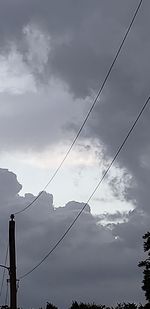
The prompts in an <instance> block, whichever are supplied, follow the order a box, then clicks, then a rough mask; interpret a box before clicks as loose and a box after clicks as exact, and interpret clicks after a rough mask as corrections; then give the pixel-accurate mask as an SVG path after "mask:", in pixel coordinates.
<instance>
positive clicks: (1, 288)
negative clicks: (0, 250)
mask: <svg viewBox="0 0 150 309" xmlns="http://www.w3.org/2000/svg"><path fill="white" fill-rule="evenodd" d="M7 258H8V245H7V248H6V255H5V262H4V265H5V266H6V264H7ZM5 273H6V268H4V269H3V275H2V281H1V287H0V299H1V297H2V292H3V286H4V279H5Z"/></svg>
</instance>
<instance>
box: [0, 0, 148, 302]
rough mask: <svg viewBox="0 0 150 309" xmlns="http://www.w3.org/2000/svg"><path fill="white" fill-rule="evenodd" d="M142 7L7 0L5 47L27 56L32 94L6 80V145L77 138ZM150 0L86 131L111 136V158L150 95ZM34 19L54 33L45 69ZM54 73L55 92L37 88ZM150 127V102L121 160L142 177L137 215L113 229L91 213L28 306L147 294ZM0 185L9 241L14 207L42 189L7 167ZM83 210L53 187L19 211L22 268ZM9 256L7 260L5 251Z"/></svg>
mask: <svg viewBox="0 0 150 309" xmlns="http://www.w3.org/2000/svg"><path fill="white" fill-rule="evenodd" d="M136 5H137V1H132V7H131V2H130V1H126V2H125V1H119V0H116V1H113V2H111V3H110V1H92V2H91V1H87V0H86V1H82V4H81V2H80V3H79V1H76V3H75V2H74V1H63V2H60V1H44V4H43V1H42V2H41V1H35V0H34V1H33V0H32V1H15V0H13V1H11V3H10V1H7V0H5V1H1V4H0V37H1V40H0V41H1V55H2V56H3V57H4V59H5V60H6V61H5V63H9V61H8V56H9V54H10V51H11V48H12V47H10V45H11V44H14V45H15V48H16V50H17V53H18V55H19V57H21V58H19V59H21V60H19V61H20V62H17V63H19V64H20V63H21V65H20V66H21V68H20V66H19V69H18V66H17V64H15V68H16V70H18V71H17V78H18V76H20V80H23V82H22V84H23V86H24V87H25V86H26V87H25V90H24V88H23V87H22V84H21V86H20V84H19V86H18V79H17V82H16V83H15V85H16V84H17V87H18V88H19V90H20V89H21V91H22V92H23V93H21V95H20V96H18V95H14V93H13V94H12V92H14V84H11V83H12V79H11V80H9V85H10V86H11V87H10V88H11V93H9V94H8V91H6V85H4V86H5V93H4V92H3V93H1V94H0V96H1V111H0V132H1V149H3V150H7V151H8V150H12V149H18V150H20V149H21V150H22V149H23V150H24V151H26V150H27V149H30V150H31V149H32V150H33V149H34V150H35V149H36V150H37V149H38V150H39V149H44V148H45V147H47V146H49V145H51V144H54V143H57V142H58V141H60V140H64V139H68V138H70V131H71V128H72V132H74V129H75V128H76V127H77V125H78V122H80V120H81V119H82V117H83V115H82V113H81V106H82V107H83V105H84V106H85V105H86V102H84V98H86V97H87V96H89V95H91V93H92V94H93V92H96V91H97V89H98V87H99V84H100V82H101V81H102V80H103V78H104V75H105V73H106V71H107V69H108V67H109V64H110V63H111V61H112V59H113V56H114V53H115V51H116V49H117V47H118V45H119V43H120V40H121V39H122V36H123V34H124V32H125V29H126V28H127V25H128V24H129V21H130V19H131V15H132V14H133V11H134V8H135V6H136ZM149 6H150V4H149V3H148V1H147V2H146V1H145V2H143V6H142V9H141V12H140V14H139V15H138V17H137V20H136V23H135V24H134V27H133V29H132V31H131V33H130V36H129V38H128V40H127V42H126V45H125V47H124V49H123V51H122V53H121V55H120V57H119V60H118V62H117V64H116V66H115V68H114V70H113V72H112V74H111V76H110V78H109V81H108V83H107V86H106V88H105V90H104V92H103V97H102V103H101V104H97V106H96V108H95V110H94V112H93V113H92V115H91V118H90V120H89V122H88V124H87V125H86V129H85V131H84V134H83V138H85V137H86V138H87V137H88V138H90V139H95V138H96V139H97V140H99V141H100V143H102V142H103V144H104V145H105V150H106V151H105V154H106V157H107V158H109V157H111V156H113V155H114V153H115V151H116V148H117V147H118V146H119V145H120V143H121V141H122V139H123V138H124V136H125V135H126V133H127V130H128V128H129V127H130V125H131V122H132V120H133V119H134V118H135V116H136V115H137V112H138V111H139V108H140V106H141V105H142V104H143V103H144V101H145V100H146V98H147V96H148V95H149V72H150V65H149V61H148V60H149V48H150V44H149V40H148V38H149ZM28 25H34V27H37V29H40V31H41V33H43V34H44V35H45V36H49V37H50V51H49V52H48V54H46V56H45V54H44V55H43V58H42V59H43V60H42V72H41V70H40V72H39V70H38V68H37V66H38V65H41V62H40V60H41V59H40V57H39V58H38V57H37V58H36V57H35V56H34V57H33V58H34V60H35V58H36V61H34V65H32V61H31V59H32V57H29V52H31V49H30V48H29V47H30V46H29V45H27V42H26V41H25V35H24V34H23V30H24V29H25V27H27V26H28ZM40 42H41V41H40ZM37 44H39V41H38V43H37ZM36 46H37V45H36ZM38 46H39V45H38ZM39 54H40V53H39ZM39 54H38V55H39ZM32 55H33V54H32ZM34 55H35V54H34ZM30 56H31V53H30ZM36 56H37V54H36ZM17 59H18V58H17ZM17 61H18V60H17ZM10 63H11V65H12V62H10ZM10 67H11V66H10ZM11 68H12V67H11ZM13 76H14V72H13ZM21 77H22V79H21ZM24 77H26V82H24V79H23V78H24ZM29 77H30V78H29ZM9 78H10V71H9ZM15 78H16V75H15ZM28 78H29V79H28ZM58 80H59V82H58ZM50 81H53V83H54V85H55V87H54V86H53V87H52V88H51V87H50V92H49V93H48V95H47V96H45V94H43V93H42V92H40V95H39V93H36V94H35V93H34V92H32V93H31V91H32V90H33V88H34V86H35V88H36V89H37V88H38V90H39V89H41V87H45V88H44V89H48V88H46V87H49V82H50ZM56 81H57V82H58V84H59V87H56ZM29 83H31V85H32V87H31V88H30V87H29ZM32 83H33V84H32ZM45 84H46V86H45ZM60 85H61V86H60ZM4 86H3V87H4ZM28 87H29V88H30V91H29V92H28V91H27V89H28ZM7 90H8V89H7ZM15 90H16V89H15ZM41 93H42V94H41ZM60 97H61V104H60V101H59V100H58V98H60ZM62 98H63V99H62ZM77 98H78V100H77ZM81 99H83V101H81ZM52 102H53V103H52ZM88 105H89V100H87V106H88ZM75 111H76V114H75V116H74V113H75ZM56 119H57V120H56ZM149 126H150V125H149V107H148V108H147V110H146V112H145V113H144V115H143V118H142V119H141V120H140V122H139V124H138V126H137V128H136V129H135V131H134V133H133V134H132V136H131V137H130V140H129V141H128V143H127V145H126V147H125V149H124V150H123V151H122V153H121V154H120V157H119V159H118V164H119V165H120V166H121V167H123V168H126V169H127V171H128V172H129V173H130V174H131V175H132V186H131V187H129V188H127V190H126V192H125V197H126V199H129V200H134V202H135V204H136V206H138V210H137V209H136V210H135V211H134V212H133V213H132V214H130V215H129V216H128V222H124V223H119V224H114V225H112V226H111V227H112V230H111V229H109V227H103V226H102V225H100V224H98V222H99V218H96V217H93V216H92V214H91V213H89V212H85V213H84V214H83V215H82V217H81V218H80V221H79V222H78V223H77V224H76V225H75V227H74V229H73V230H72V231H71V233H70V236H68V237H67V238H66V239H65V241H64V242H63V244H62V246H60V247H59V248H58V250H57V253H56V254H54V255H52V256H51V258H50V259H49V260H48V261H47V262H46V263H45V264H44V265H43V266H42V267H41V268H40V269H39V270H38V271H37V272H35V273H34V274H33V275H32V276H31V277H30V278H28V279H25V280H24V282H22V283H21V287H20V291H19V297H20V302H21V304H23V305H24V306H25V305H27V306H28V305H32V306H40V305H43V303H45V301H46V300H48V301H52V302H54V303H55V304H58V305H61V306H63V307H65V305H68V304H70V303H71V301H72V300H73V299H77V300H81V301H95V302H98V303H99V302H104V303H107V302H108V303H113V302H116V301H121V300H123V301H141V299H143V298H142V295H143V294H142V292H141V290H140V284H141V273H140V271H138V269H137V264H138V261H139V260H141V256H142V239H141V236H142V234H144V233H145V231H146V230H147V229H148V228H149V186H150V180H149V149H150V147H149V144H150V140H149V129H150V128H149ZM68 128H69V130H68ZM68 131H69V132H68ZM2 132H3V134H2ZM64 132H65V133H64ZM0 187H1V188H3V190H0V197H1V224H0V229H1V238H0V240H1V246H2V248H4V245H5V240H4V238H3V237H2V235H6V234H7V229H6V224H5V222H7V219H8V215H9V214H10V212H12V209H15V210H16V209H19V208H20V207H22V206H24V205H26V204H27V203H28V202H29V201H30V200H31V199H32V197H33V196H32V195H30V194H26V195H25V197H20V196H19V195H18V192H19V190H20V189H21V186H20V185H19V184H18V182H17V180H16V177H15V175H13V174H10V173H9V172H7V171H6V170H0ZM76 205H78V207H79V208H80V206H81V205H80V204H76ZM41 209H42V211H41ZM70 209H72V210H70ZM141 209H142V212H141V211H140V210H141ZM76 211H77V210H76V207H75V208H74V204H72V203H71V204H69V206H68V205H67V206H66V207H64V209H58V210H54V208H53V197H52V195H48V194H47V193H45V194H44V195H43V199H42V200H40V201H39V202H37V203H36V205H35V207H34V208H33V210H32V211H30V213H26V214H25V215H24V216H22V217H20V218H19V217H18V219H17V230H18V233H17V243H18V267H19V268H18V273H19V272H21V271H26V270H28V269H30V267H32V265H34V264H35V263H36V262H38V261H39V259H40V258H42V257H43V254H44V253H46V252H47V246H48V244H49V246H52V245H53V244H54V242H55V241H56V240H57V239H58V237H60V235H61V233H62V232H63V231H64V229H65V228H66V226H68V225H69V223H70V222H71V221H72V219H73V218H74V215H75V214H76ZM47 213H48V214H49V215H47ZM106 217H107V216H106ZM31 235H32V237H31ZM114 237H117V238H116V239H114ZM33 244H34V246H33ZM39 249H40V250H39ZM3 251H4V249H2V252H3ZM39 252H40V253H39ZM40 254H41V255H40ZM1 258H2V259H4V257H3V256H2V255H1ZM28 280H29V281H28ZM31 287H32V290H31ZM106 291H107V294H106Z"/></svg>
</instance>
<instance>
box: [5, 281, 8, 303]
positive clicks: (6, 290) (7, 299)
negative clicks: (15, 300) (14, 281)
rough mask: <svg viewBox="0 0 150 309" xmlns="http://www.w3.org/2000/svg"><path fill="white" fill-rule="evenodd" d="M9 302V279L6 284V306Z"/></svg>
mask: <svg viewBox="0 0 150 309" xmlns="http://www.w3.org/2000/svg"><path fill="white" fill-rule="evenodd" d="M7 304H8V280H7V286H6V295H5V306H7Z"/></svg>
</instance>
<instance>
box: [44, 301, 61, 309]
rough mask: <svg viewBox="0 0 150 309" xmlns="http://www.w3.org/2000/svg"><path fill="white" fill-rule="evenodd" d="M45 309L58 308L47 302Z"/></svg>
mask: <svg viewBox="0 0 150 309" xmlns="http://www.w3.org/2000/svg"><path fill="white" fill-rule="evenodd" d="M46 309H58V308H57V307H56V306H54V305H53V304H51V303H48V302H47V305H46Z"/></svg>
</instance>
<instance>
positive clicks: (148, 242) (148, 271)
mask: <svg viewBox="0 0 150 309" xmlns="http://www.w3.org/2000/svg"><path fill="white" fill-rule="evenodd" d="M143 239H144V240H145V241H144V251H145V252H148V258H147V259H145V260H144V261H141V262H140V263H139V264H138V266H139V267H144V270H143V275H144V278H143V281H142V282H143V285H142V289H143V290H144V292H145V297H146V300H147V301H148V304H147V305H146V306H147V307H145V308H147V309H149V308H150V232H147V233H146V234H145V235H144V236H143ZM148 306H149V307H148Z"/></svg>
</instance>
